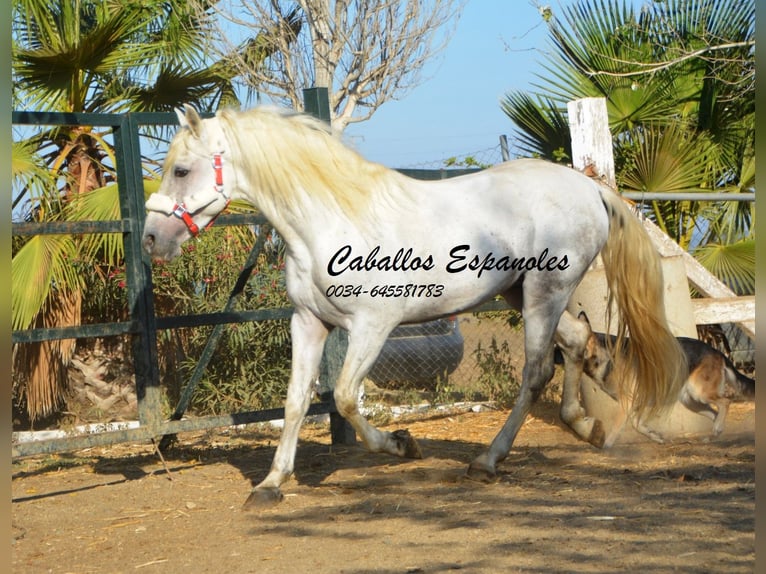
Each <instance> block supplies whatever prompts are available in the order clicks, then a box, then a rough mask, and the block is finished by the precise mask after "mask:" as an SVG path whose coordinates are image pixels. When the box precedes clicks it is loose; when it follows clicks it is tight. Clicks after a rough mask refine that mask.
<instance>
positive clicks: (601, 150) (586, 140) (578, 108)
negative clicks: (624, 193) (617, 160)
mask: <svg viewBox="0 0 766 574" xmlns="http://www.w3.org/2000/svg"><path fill="white" fill-rule="evenodd" d="M567 112H568V113H569V131H570V134H571V138H572V165H573V166H574V168H575V169H579V170H585V169H586V168H587V167H588V166H592V168H593V169H594V170H595V171H596V173H595V175H596V176H597V177H601V178H603V179H604V181H605V182H606V184H607V185H609V187H611V188H612V189H615V188H616V186H617V182H616V180H615V175H614V155H613V152H612V134H611V132H610V131H609V115H608V114H607V111H606V100H605V99H604V98H582V99H579V100H574V101H572V102H568V103H567Z"/></svg>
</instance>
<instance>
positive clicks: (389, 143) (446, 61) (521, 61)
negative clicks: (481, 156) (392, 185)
mask: <svg viewBox="0 0 766 574" xmlns="http://www.w3.org/2000/svg"><path fill="white" fill-rule="evenodd" d="M547 45H548V44H547V29H546V27H545V26H544V25H543V24H542V18H541V17H540V14H539V13H538V10H537V8H536V7H535V6H534V5H533V3H532V2H531V1H525V0H468V1H467V2H466V5H465V8H464V10H463V14H462V17H461V18H460V21H459V23H458V25H457V28H456V30H455V33H454V35H453V36H452V39H451V41H450V43H449V44H448V45H447V47H446V49H445V50H444V51H443V52H442V53H441V54H440V56H439V57H438V58H437V60H436V61H435V62H431V63H430V64H428V65H426V67H425V69H424V71H423V78H424V81H423V82H422V83H421V84H420V85H419V86H418V87H416V88H415V89H414V90H412V91H410V92H409V93H407V94H406V95H405V96H404V97H403V98H402V99H401V100H398V101H389V102H387V103H385V104H384V105H383V106H382V107H380V108H378V110H377V111H376V112H375V114H374V115H373V116H372V118H371V119H369V120H367V121H365V122H361V123H357V124H352V125H350V126H349V127H348V128H346V131H345V136H346V138H347V139H348V140H349V142H350V143H351V144H352V145H353V146H354V147H355V148H356V149H358V150H359V151H360V152H361V153H362V155H364V156H365V157H366V158H367V159H370V160H372V161H377V162H380V163H383V164H384V165H387V166H389V167H427V168H436V167H439V166H438V165H437V163H438V162H439V161H440V160H443V159H446V158H448V157H453V156H457V157H461V158H462V157H464V156H466V155H470V154H473V153H474V152H477V151H481V150H486V149H488V148H493V147H495V146H498V145H499V139H498V138H499V136H500V135H501V134H507V135H508V136H510V135H511V133H512V129H513V124H512V123H511V121H510V120H509V119H508V117H507V116H506V115H505V114H504V113H503V112H502V111H501V109H500V103H499V102H500V100H501V99H502V98H503V96H504V95H505V93H506V92H508V91H509V90H512V89H529V88H531V83H532V82H533V81H534V79H535V78H534V74H535V72H537V71H539V70H540V66H539V63H540V62H541V61H542V54H541V50H543V49H544V48H545V47H546V46H547ZM498 157H499V153H498Z"/></svg>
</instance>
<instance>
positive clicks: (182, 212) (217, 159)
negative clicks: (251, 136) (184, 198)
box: [173, 153, 231, 237]
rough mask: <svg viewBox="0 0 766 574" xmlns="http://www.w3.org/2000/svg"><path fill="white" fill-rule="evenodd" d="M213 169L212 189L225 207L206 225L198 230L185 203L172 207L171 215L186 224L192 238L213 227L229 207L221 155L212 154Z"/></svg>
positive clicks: (229, 200)
mask: <svg viewBox="0 0 766 574" xmlns="http://www.w3.org/2000/svg"><path fill="white" fill-rule="evenodd" d="M213 169H215V185H214V186H213V189H215V191H217V192H218V193H220V194H221V195H222V196H223V198H224V199H225V200H226V205H224V206H223V209H221V211H219V212H218V213H217V214H216V215H214V216H213V218H212V219H211V220H210V221H209V222H208V224H207V225H206V226H205V227H204V228H203V229H201V230H200V228H199V226H198V225H197V224H196V223H194V219H193V218H192V213H190V212H189V210H188V209H186V204H185V203H176V204H175V205H174V206H173V215H175V216H176V217H178V218H179V219H180V220H181V221H183V222H184V223H185V224H186V227H187V228H188V229H189V233H191V234H192V235H193V236H194V237H197V236H198V235H199V234H200V233H202V231H205V230H206V229H209V228H210V226H211V225H213V222H214V221H215V219H216V217H218V216H219V215H220V214H221V212H222V211H223V210H224V209H226V208H227V207H228V206H229V203H230V202H231V199H230V198H229V197H228V196H227V195H226V193H225V192H224V188H223V157H222V155H221V153H216V154H213Z"/></svg>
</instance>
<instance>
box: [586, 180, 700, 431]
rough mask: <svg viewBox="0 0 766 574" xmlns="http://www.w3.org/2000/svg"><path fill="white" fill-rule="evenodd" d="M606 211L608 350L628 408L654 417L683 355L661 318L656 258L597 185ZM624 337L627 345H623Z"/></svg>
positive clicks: (621, 207) (673, 394)
mask: <svg viewBox="0 0 766 574" xmlns="http://www.w3.org/2000/svg"><path fill="white" fill-rule="evenodd" d="M601 190H602V191H601V197H602V200H603V202H604V206H605V207H606V209H607V212H608V213H609V236H608V239H607V242H606V244H605V245H604V248H603V249H602V251H601V258H602V259H603V261H604V268H605V273H606V280H607V284H608V286H609V298H608V301H607V324H611V321H612V310H613V302H614V303H616V310H617V312H618V318H617V319H618V320H617V339H616V341H615V344H614V349H626V352H625V353H622V352H617V353H614V352H613V350H610V351H612V353H611V354H612V355H613V358H614V361H615V363H614V366H615V370H616V372H617V373H628V372H632V373H633V374H634V376H632V377H631V376H623V377H619V378H620V380H621V382H623V383H625V384H629V385H631V388H622V389H621V394H622V396H623V397H626V398H627V397H631V396H632V410H634V411H635V412H636V413H637V414H638V415H639V418H642V417H643V416H647V415H651V414H657V413H659V412H660V411H662V410H664V409H665V408H666V407H670V406H671V405H672V404H673V403H674V402H675V401H676V400H677V398H678V392H679V390H680V389H681V387H682V385H683V383H684V380H685V378H686V375H687V373H688V370H687V367H686V357H685V355H684V353H683V351H682V349H681V346H680V345H679V343H678V340H677V339H676V338H675V336H674V335H673V333H671V332H670V328H669V327H668V322H667V319H666V317H665V304H664V292H665V289H664V284H663V279H662V267H661V264H660V256H659V253H658V252H657V250H656V249H655V247H654V245H653V244H652V242H651V239H650V238H649V235H648V234H647V233H646V231H645V230H644V228H643V226H642V224H641V222H640V221H639V220H638V218H637V217H636V215H635V214H633V213H631V211H630V209H629V207H628V205H627V204H626V203H625V201H623V199H622V198H620V197H619V196H618V195H617V194H615V193H614V192H612V191H611V190H610V189H608V188H605V187H603V186H602V187H601ZM627 336H630V345H624V344H623V343H624V342H625V338H626V337H627Z"/></svg>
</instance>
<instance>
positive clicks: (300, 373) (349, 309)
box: [143, 106, 684, 506]
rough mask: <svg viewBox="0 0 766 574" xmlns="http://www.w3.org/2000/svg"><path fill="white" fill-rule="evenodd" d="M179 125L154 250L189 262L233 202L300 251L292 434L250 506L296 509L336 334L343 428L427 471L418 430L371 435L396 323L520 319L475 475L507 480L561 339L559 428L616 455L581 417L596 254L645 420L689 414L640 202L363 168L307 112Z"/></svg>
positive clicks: (521, 168) (153, 217) (152, 235)
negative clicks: (577, 298)
mask: <svg viewBox="0 0 766 574" xmlns="http://www.w3.org/2000/svg"><path fill="white" fill-rule="evenodd" d="M178 118H179V121H180V125H181V129H180V130H179V131H178V133H177V134H176V136H175V138H174V139H173V141H172V142H171V145H170V148H169V150H168V154H167V158H166V161H165V167H164V177H163V180H162V185H161V187H160V190H159V191H158V192H157V193H155V194H153V195H152V196H151V197H150V198H149V199H148V200H147V203H146V208H147V210H148V212H149V213H148V215H147V218H146V225H145V229H144V234H143V246H144V249H145V250H146V252H147V253H148V254H149V255H150V256H151V257H153V258H156V259H163V260H169V259H172V258H174V257H176V256H177V255H179V254H180V253H181V244H182V243H183V242H184V241H186V240H187V239H189V238H190V237H192V236H193V235H196V234H197V233H199V230H200V229H204V228H205V227H206V226H207V225H209V224H210V223H211V222H212V220H213V219H214V218H215V217H216V216H217V215H218V214H219V213H220V212H221V211H222V210H223V209H224V207H225V206H226V205H227V203H228V201H229V199H230V198H238V199H242V200H245V201H248V202H250V203H252V204H253V205H254V206H255V207H257V208H258V209H259V210H260V211H261V213H263V214H264V215H265V216H266V217H267V218H268V220H269V221H270V222H271V223H272V225H273V226H274V227H275V229H276V230H277V231H278V232H279V234H280V236H281V237H282V238H284V241H285V242H286V246H287V250H286V252H287V255H286V274H287V292H288V295H289V297H290V300H291V302H292V304H293V305H294V307H295V311H294V314H293V316H292V320H291V330H292V346H293V352H292V373H291V376H290V382H289V386H288V390H287V400H286V403H285V425H284V429H283V431H282V436H281V439H280V441H279V446H278V447H277V449H276V453H275V456H274V461H273V463H272V466H271V470H270V472H269V473H268V475H267V476H266V478H265V479H264V480H263V481H262V482H261V483H260V484H258V485H256V486H255V488H254V489H253V491H252V493H251V494H250V497H249V498H248V500H247V502H246V506H257V505H261V504H266V503H274V502H276V501H279V500H280V499H281V498H282V493H281V491H280V486H281V485H282V484H283V483H284V482H285V481H286V480H287V479H288V478H289V477H290V475H291V474H292V472H293V465H294V460H295V450H296V444H297V440H298V433H299V428H300V425H301V422H302V421H303V418H304V416H305V413H306V411H307V409H308V406H309V404H310V401H311V398H312V389H313V384H312V383H313V382H314V381H315V380H316V379H317V376H318V369H319V364H320V360H321V357H322V350H323V347H324V343H325V339H326V337H327V335H328V332H329V330H330V329H332V328H333V327H340V328H342V329H345V330H346V331H347V332H348V351H347V354H346V358H345V362H344V364H343V368H342V370H341V373H340V376H339V378H338V381H337V383H336V386H335V390H334V398H335V402H336V405H337V408H338V411H339V412H340V414H341V415H342V416H343V417H344V418H345V419H347V420H348V421H349V422H350V423H351V425H352V426H353V427H354V429H355V430H356V432H357V433H358V435H359V436H360V438H361V440H362V442H363V443H364V445H365V446H366V447H367V448H368V449H369V450H371V451H374V452H386V453H391V454H394V455H398V456H404V457H420V449H419V448H418V445H417V443H416V442H415V440H414V439H412V437H411V436H410V435H409V433H408V432H407V431H396V432H393V433H389V432H384V431H381V430H379V429H377V428H375V427H374V426H372V425H371V424H370V423H369V422H368V421H367V420H365V418H364V417H363V416H362V415H361V414H360V413H359V410H358V405H357V397H358V396H359V393H358V390H359V386H360V384H361V382H362V380H363V378H364V376H365V374H366V373H367V371H368V370H369V369H370V367H371V366H372V364H373V363H374V361H375V359H376V357H377V356H378V353H379V351H380V349H381V347H382V346H383V344H384V342H385V341H386V338H387V336H388V334H389V333H390V332H391V330H392V329H393V328H394V327H396V326H397V325H398V324H400V323H404V322H414V321H423V320H426V319H430V318H434V317H439V316H444V315H450V314H453V313H458V312H460V311H463V310H465V309H469V308H471V307H473V306H475V305H477V304H479V303H481V302H483V301H486V300H488V299H490V298H492V297H493V296H495V295H496V294H500V295H502V296H503V297H504V298H505V299H506V300H507V301H508V302H509V303H510V304H511V305H513V306H514V307H516V308H518V309H519V310H521V312H522V314H523V317H524V325H525V351H526V361H525V365H524V369H523V379H522V385H521V389H520V391H519V396H518V399H517V401H516V403H515V405H514V407H513V410H512V411H511V414H510V416H509V417H508V420H507V421H506V423H505V425H504V426H503V427H502V429H501V430H500V432H499V433H498V434H497V436H496V437H495V438H494V440H493V441H492V444H491V446H490V447H489V449H488V450H487V451H486V452H484V453H483V454H481V455H479V456H478V457H477V458H476V459H475V460H473V462H471V463H470V465H469V467H468V471H467V474H468V476H469V477H472V478H476V479H479V480H491V479H492V478H493V477H494V476H495V474H496V464H497V463H498V462H499V461H501V460H503V459H504V458H505V457H506V456H507V455H508V453H509V451H510V449H511V446H512V444H513V441H514V439H515V437H516V434H517V433H518V431H519V428H520V427H521V425H522V423H523V422H524V419H525V418H526V416H527V414H528V413H529V410H530V408H531V406H532V404H533V402H534V401H535V399H536V398H537V396H538V395H539V393H540V392H541V391H542V389H543V388H544V386H545V385H546V383H547V382H548V381H549V380H550V378H551V377H552V375H553V370H554V364H553V348H554V339H555V341H556V342H557V343H558V344H559V346H560V347H561V348H562V350H563V353H564V355H565V359H566V365H565V382H564V393H563V394H564V396H563V400H562V408H561V414H562V418H563V419H564V420H565V421H566V422H567V423H569V424H570V426H572V428H573V429H574V430H575V432H577V433H578V434H579V435H580V436H582V437H583V438H585V439H586V440H590V441H591V442H594V443H599V441H603V432H602V431H601V429H600V428H599V423H598V421H594V420H593V419H591V418H589V417H585V416H584V412H583V409H582V407H581V405H580V403H579V396H578V389H579V380H580V375H581V373H582V361H583V352H584V346H585V343H586V341H587V330H586V329H583V328H582V323H581V322H579V321H577V319H576V318H574V317H573V316H571V315H570V314H569V313H568V312H566V311H565V309H566V307H567V302H568V301H569V298H570V296H571V295H572V293H573V291H574V289H575V287H576V286H577V285H578V283H579V282H580V280H581V279H582V277H583V275H584V273H585V272H586V270H587V269H588V267H589V265H590V264H591V262H592V261H593V260H594V258H595V257H596V256H597V255H598V254H599V253H601V255H602V258H603V259H604V262H605V266H606V269H607V274H608V280H609V285H610V297H614V298H615V300H616V302H617V307H618V309H619V311H620V316H619V321H620V334H621V335H620V336H621V337H623V336H624V335H625V333H626V332H628V333H629V334H630V336H631V340H632V344H631V345H630V346H629V347H630V350H631V352H632V354H631V355H630V356H628V357H626V356H624V355H623V354H618V355H617V356H616V357H615V360H617V361H621V360H626V361H631V362H635V364H636V369H637V372H638V373H639V374H638V380H639V382H640V385H639V386H638V388H637V389H634V391H635V392H634V393H633V401H634V402H633V408H635V409H636V410H637V411H645V410H649V411H652V410H657V409H660V408H663V407H664V406H666V405H668V404H672V402H673V401H675V399H676V396H677V393H678V389H679V388H680V386H681V384H682V382H683V372H684V359H683V354H682V352H681V350H680V349H679V346H678V343H677V341H676V339H675V337H673V336H672V334H671V333H670V331H669V330H668V327H667V323H666V320H665V315H664V310H663V309H664V308H663V288H662V274H661V269H660V265H659V257H658V255H657V253H656V251H655V250H654V248H653V246H652V245H651V243H650V241H649V239H648V237H647V236H646V234H645V233H644V231H643V228H642V226H641V225H640V223H639V222H638V221H637V219H636V218H635V216H634V215H633V214H632V213H631V212H630V211H629V209H628V208H627V206H626V204H625V203H624V202H623V201H622V200H621V199H620V198H619V197H618V196H616V195H615V194H614V193H612V192H611V191H610V190H609V189H607V188H605V187H604V186H602V185H601V184H599V183H598V182H596V181H594V180H593V179H591V178H588V177H587V176H585V175H583V174H582V173H580V172H577V171H574V170H572V169H569V168H566V167H563V166H560V165H556V164H552V163H548V162H545V161H541V160H533V159H525V160H517V161H512V162H507V163H504V164H502V165H499V166H496V167H493V168H490V169H486V170H483V171H481V172H478V173H476V174H472V175H467V176H463V177H457V178H453V179H446V180H441V181H434V182H426V181H419V180H414V179H411V178H408V177H406V176H404V175H402V174H400V173H398V172H396V171H393V170H390V169H388V168H386V167H384V166H382V165H379V164H375V163H371V162H368V161H366V160H365V159H363V158H362V157H361V156H360V155H359V154H357V153H356V152H355V151H353V150H351V149H349V148H348V147H346V146H345V145H343V143H342V142H341V141H340V140H339V139H338V138H337V137H335V136H333V135H332V133H330V130H329V128H328V127H327V126H326V125H325V124H323V123H321V122H320V121H318V120H315V119H313V118H310V117H309V116H306V115H303V114H296V113H293V112H288V111H280V110H276V109H272V108H256V109H254V110H250V111H247V112H236V111H228V110H227V111H222V112H219V113H218V114H217V115H216V116H215V117H214V118H210V119H205V120H202V119H200V117H199V115H198V114H197V113H196V112H195V111H194V110H193V109H192V108H190V107H188V106H187V107H186V108H185V111H184V112H181V111H179V112H178ZM618 345H619V343H618Z"/></svg>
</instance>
